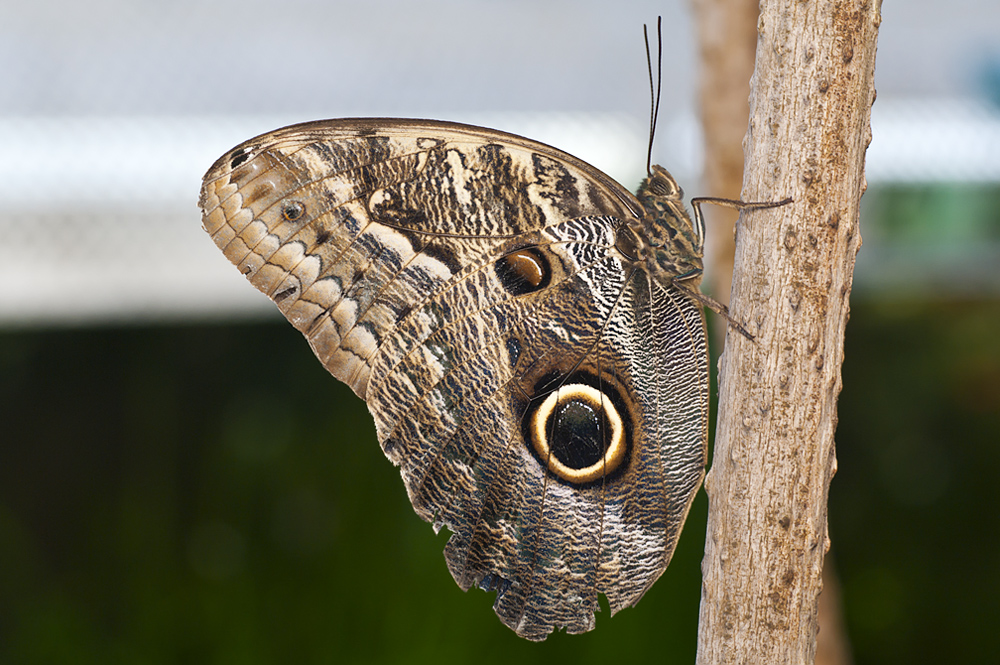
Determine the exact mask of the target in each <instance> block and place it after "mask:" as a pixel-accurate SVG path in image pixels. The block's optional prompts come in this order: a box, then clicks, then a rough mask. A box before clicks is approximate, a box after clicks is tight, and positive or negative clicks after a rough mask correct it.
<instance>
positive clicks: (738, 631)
mask: <svg viewBox="0 0 1000 665" xmlns="http://www.w3.org/2000/svg"><path fill="white" fill-rule="evenodd" d="M879 9H880V1H879V0H813V1H808V0H762V2H761V4H760V18H759V21H758V28H759V35H758V40H757V49H756V53H757V56H756V57H757V60H756V65H755V70H754V78H753V82H752V85H751V90H752V92H751V109H750V122H749V128H748V131H747V135H746V139H745V143H744V150H745V153H746V164H747V169H746V172H745V174H744V179H743V189H742V193H741V197H740V198H742V199H743V200H744V201H768V200H778V199H781V198H784V197H786V196H791V197H792V198H793V199H794V200H795V202H794V203H793V204H790V205H787V206H784V207H782V208H777V209H772V210H761V211H756V212H744V213H743V214H742V215H741V218H740V221H739V225H738V232H739V237H738V242H737V247H736V262H735V271H734V281H733V288H732V294H731V297H732V303H733V305H732V308H731V310H732V314H733V316H734V317H735V318H736V319H737V320H740V321H743V322H744V323H745V324H746V326H747V328H748V329H749V330H750V332H751V333H753V334H754V335H756V336H757V338H756V340H755V341H753V342H750V341H748V340H746V339H744V338H743V337H742V336H740V335H738V334H730V335H729V336H728V339H727V344H726V349H725V352H724V354H723V357H722V361H721V365H720V377H719V385H720V392H719V417H718V429H717V434H716V441H715V453H714V457H713V464H712V469H711V471H710V472H709V475H708V478H707V479H706V483H705V486H706V490H707V492H708V495H709V500H710V507H709V522H708V537H707V541H706V551H705V560H704V563H703V566H702V567H703V574H704V581H703V588H702V604H701V624H700V629H699V640H698V661H699V662H700V663H768V664H771V663H813V662H814V659H815V656H816V633H817V611H818V605H819V595H820V591H821V590H822V579H821V573H822V569H823V558H824V554H825V552H826V550H827V548H828V546H829V538H828V535H827V515H826V510H827V508H826V506H827V494H828V490H829V484H830V478H831V477H832V475H833V473H834V471H835V469H836V458H835V455H834V445H833V434H834V430H835V428H836V421H837V411H836V403H837V396H838V394H839V392H840V387H841V381H840V367H841V363H842V361H843V337H844V329H845V325H846V323H847V316H848V296H849V294H850V289H851V281H852V273H853V269H854V258H855V255H856V253H857V250H858V247H859V246H860V243H861V239H860V235H859V233H858V216H859V205H860V198H861V194H862V193H863V191H864V188H865V181H864V154H865V149H866V147H867V145H868V143H869V141H870V136H871V133H870V126H869V121H870V114H871V104H872V102H873V101H874V94H875V93H874V85H873V76H874V64H875V45H876V39H877V34H878V24H879V21H880V13H879Z"/></svg>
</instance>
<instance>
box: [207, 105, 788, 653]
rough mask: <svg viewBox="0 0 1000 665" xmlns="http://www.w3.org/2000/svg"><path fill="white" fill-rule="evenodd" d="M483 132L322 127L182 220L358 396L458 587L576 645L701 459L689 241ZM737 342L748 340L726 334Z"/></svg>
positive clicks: (675, 219)
mask: <svg viewBox="0 0 1000 665" xmlns="http://www.w3.org/2000/svg"><path fill="white" fill-rule="evenodd" d="M682 198H683V193H682V191H681V188H680V187H679V186H678V185H677V183H676V181H675V180H674V179H673V177H671V175H670V174H669V173H668V172H667V171H666V170H665V169H663V168H662V167H659V166H653V167H652V168H651V169H650V170H649V176H648V177H647V178H646V179H645V180H644V181H643V182H642V184H641V185H640V187H639V189H638V192H637V194H635V195H633V194H632V193H630V192H629V191H628V190H627V189H625V188H624V187H622V186H621V185H619V184H618V183H617V182H615V181H614V180H612V179H611V178H610V177H608V176H607V175H605V174H604V173H602V172H601V171H599V170H598V169H596V168H594V167H593V166H591V165H589V164H587V163H585V162H583V161H581V160H579V159H577V158H575V157H573V156H571V155H568V154H566V153H564V152H562V151H560V150H557V149H555V148H552V147H550V146H547V145H544V144H542V143H538V142H535V141H532V140H529V139H526V138H523V137H520V136H515V135H513V134H507V133H504V132H500V131H496V130H492V129H485V128H482V127H473V126H468V125H461V124H456V123H449V122H440V121H432V120H402V119H385V118H374V119H372V118H368V119H339V120H327V121H321V122H311V123H305V124H300V125H294V126H291V127H286V128H284V129H279V130H276V131H273V132H270V133H267V134H263V135H261V136H258V137H256V138H254V139H251V140H249V141H247V142H245V143H243V144H242V145H240V146H238V147H236V148H234V149H233V150H231V151H229V152H228V153H226V154H225V155H223V156H222V157H221V158H220V159H219V160H218V161H216V163H215V164H214V165H213V166H212V167H211V168H210V169H209V170H208V172H207V173H206V175H205V177H204V181H203V186H202V190H201V198H200V207H201V209H202V211H203V226H204V228H205V230H206V231H207V232H208V233H209V235H210V236H211V238H212V240H213V241H214V242H215V244H216V245H217V246H218V247H219V248H220V249H221V250H222V251H223V253H224V254H225V256H226V257H227V258H228V259H229V260H230V261H231V262H232V263H233V264H234V265H235V266H237V268H239V270H240V271H241V272H242V273H243V274H244V275H245V276H246V278H247V279H248V280H249V281H250V283H251V284H253V285H254V286H255V287H256V288H257V289H259V290H260V291H262V292H263V293H265V294H267V296H269V297H270V298H271V299H272V300H273V301H274V302H275V304H276V305H277V306H278V308H279V309H280V310H281V312H282V313H283V314H284V315H285V317H287V319H288V320H289V321H290V322H291V323H292V325H293V326H295V327H296V328H297V329H298V330H299V331H301V332H302V333H303V334H304V335H305V337H306V338H307V340H308V341H309V344H310V346H311V347H312V349H313V351H315V353H316V356H317V357H318V358H319V360H320V362H322V363H323V365H324V366H325V367H326V368H327V369H328V370H329V371H330V373H331V374H333V376H335V377H336V378H338V379H340V380H341V381H343V382H344V383H346V384H347V385H349V386H350V387H351V389H352V390H353V391H354V392H355V393H356V394H357V395H358V396H359V397H361V398H362V399H363V400H364V401H365V402H366V403H367V405H368V408H369V410H370V412H371V414H372V417H373V418H374V421H375V428H376V431H377V434H378V440H379V442H380V444H381V447H382V450H383V451H384V453H385V455H386V456H387V457H388V458H389V460H391V461H392V463H393V464H395V465H396V466H398V467H399V468H400V474H401V475H402V478H403V481H404V483H405V486H406V490H407V493H408V495H409V498H410V501H411V503H412V504H413V508H414V510H415V511H416V513H417V514H418V515H419V516H420V517H421V518H423V519H424V520H426V521H428V522H430V523H431V524H432V525H433V527H434V529H435V530H440V529H441V528H447V529H448V530H449V531H450V532H451V537H450V539H449V540H448V543H447V545H446V547H445V552H444V554H445V559H446V562H447V565H448V568H449V570H450V571H451V573H452V575H453V577H454V578H455V581H456V582H457V583H458V585H459V586H460V587H461V588H462V589H464V590H467V589H469V588H470V587H472V586H479V587H481V588H483V589H487V590H493V591H495V592H496V600H495V603H494V609H495V611H496V614H497V615H498V616H499V617H500V619H501V620H502V621H503V623H505V624H506V625H507V626H509V627H510V628H512V629H514V630H515V631H516V632H517V634H518V635H520V636H522V637H525V638H528V639H531V640H541V639H545V637H546V636H547V635H548V634H549V633H550V632H551V631H552V630H553V629H555V628H564V629H565V630H566V631H568V632H570V633H581V632H585V631H588V630H591V629H592V628H593V627H594V612H595V611H596V610H597V609H598V594H604V595H605V596H606V598H607V600H608V603H609V606H610V609H611V613H612V614H614V613H615V612H617V611H619V610H621V609H622V608H625V607H629V606H631V605H634V604H635V603H636V602H638V600H639V599H640V598H641V597H642V596H643V594H644V593H645V592H646V591H647V590H648V589H649V588H650V586H651V585H652V584H653V582H655V581H656V579H657V578H658V577H659V576H660V574H661V573H662V572H663V571H664V569H665V568H666V567H667V564H668V563H669V561H670V558H671V555H672V553H673V551H674V547H675V545H676V543H677V539H678V537H679V534H680V531H681V527H682V525H683V523H684V520H685V517H686V515H687V513H688V509H689V508H690V506H691V502H692V500H693V498H694V495H695V493H696V492H697V490H698V488H699V486H700V485H701V481H702V478H703V476H704V469H705V464H706V455H707V432H708V397H709V393H708V391H709V382H708V354H707V346H706V336H705V318H704V314H703V309H702V306H703V305H705V304H708V305H710V306H712V307H713V308H714V309H717V310H718V311H722V312H724V308H722V307H721V305H718V303H715V302H714V301H712V300H711V299H710V298H707V297H706V296H704V295H702V294H701V293H700V292H699V290H698V284H699V281H700V279H701V274H702V250H703V242H704V225H703V222H702V216H701V213H700V208H699V207H698V204H699V203H701V202H704V201H714V202H722V203H723V204H724V205H730V206H731V207H750V206H758V207H768V206H770V205H773V204H746V203H742V202H733V201H725V200H711V199H700V200H694V201H693V204H694V215H693V216H689V215H688V213H687V212H686V210H685V208H684V205H683V202H682ZM739 330H741V331H742V332H744V333H745V334H746V331H745V330H743V329H742V328H739Z"/></svg>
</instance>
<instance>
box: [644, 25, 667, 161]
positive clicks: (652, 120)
mask: <svg viewBox="0 0 1000 665" xmlns="http://www.w3.org/2000/svg"><path fill="white" fill-rule="evenodd" d="M662 24H663V17H662V16H657V17H656V85H655V86H654V85H653V62H652V58H651V57H650V54H649V34H648V33H647V31H646V24H645V23H644V24H643V25H642V37H643V39H644V40H645V42H646V69H647V70H648V71H649V147H648V149H647V150H646V175H648V176H652V175H653V172H652V170H651V167H650V165H651V164H652V161H653V137H654V136H655V135H656V118H657V116H658V115H659V113H660V89H661V82H662V80H663V31H662Z"/></svg>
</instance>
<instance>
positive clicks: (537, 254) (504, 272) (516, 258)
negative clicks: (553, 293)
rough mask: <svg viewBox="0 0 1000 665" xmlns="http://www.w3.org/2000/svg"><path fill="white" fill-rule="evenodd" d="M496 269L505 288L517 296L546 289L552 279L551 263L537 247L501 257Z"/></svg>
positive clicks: (519, 250) (526, 248)
mask: <svg viewBox="0 0 1000 665" xmlns="http://www.w3.org/2000/svg"><path fill="white" fill-rule="evenodd" d="M494 269H495V271H496V275H497V279H499V280H500V283H501V284H502V285H503V288H504V289H506V290H507V292H508V293H510V294H511V295H515V296H521V295H524V294H526V293H532V292H533V291H538V290H539V289H544V288H545V287H546V286H548V285H549V281H550V280H551V278H552V268H551V266H550V265H549V261H548V259H547V258H545V256H544V255H543V254H542V252H541V250H540V249H538V248H537V247H525V248H523V249H518V250H516V251H513V252H511V253H510V254H507V255H506V256H503V257H501V258H500V259H499V260H498V261H497V262H496V264H495V268H494Z"/></svg>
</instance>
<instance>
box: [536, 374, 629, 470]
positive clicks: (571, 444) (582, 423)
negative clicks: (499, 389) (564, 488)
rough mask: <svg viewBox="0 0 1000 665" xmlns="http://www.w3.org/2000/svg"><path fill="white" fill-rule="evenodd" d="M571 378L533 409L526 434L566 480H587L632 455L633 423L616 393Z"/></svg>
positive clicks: (550, 467) (545, 461)
mask: <svg viewBox="0 0 1000 665" xmlns="http://www.w3.org/2000/svg"><path fill="white" fill-rule="evenodd" d="M605 388H606V389H607V390H606V391H602V390H599V389H597V388H595V387H594V386H591V385H588V384H586V383H568V384H565V385H562V386H560V387H559V388H558V389H557V390H554V391H552V392H551V393H549V394H548V396H546V397H545V399H544V400H542V401H541V402H540V403H538V404H537V405H533V407H532V408H531V409H530V410H529V412H528V415H527V422H526V423H525V425H526V426H525V430H526V432H525V434H526V438H527V439H528V442H529V445H530V446H531V448H532V452H533V453H534V454H535V456H536V457H537V458H538V460H539V461H540V462H541V463H542V464H543V465H544V466H546V467H547V468H548V470H549V471H550V472H551V473H552V474H553V475H555V476H556V478H559V479H560V480H563V481H565V482H568V483H571V484H574V485H584V484H588V483H593V482H595V481H599V480H601V479H602V478H605V477H607V476H610V475H611V474H613V473H615V472H616V471H617V470H618V469H620V468H622V465H623V464H624V463H625V462H626V460H627V459H628V454H629V449H630V447H631V446H630V437H631V427H630V426H629V425H630V423H629V421H628V420H627V418H628V415H627V414H625V413H623V412H622V408H623V405H622V403H621V400H620V399H619V398H618V395H617V394H616V393H615V391H614V390H613V389H612V388H611V387H610V386H607V385H605Z"/></svg>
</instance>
